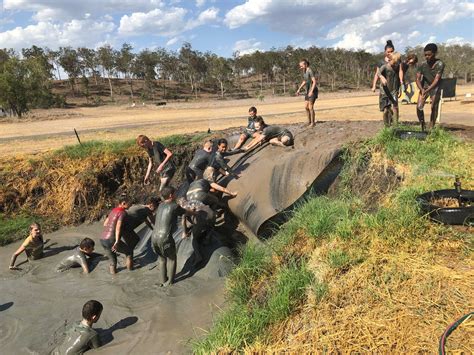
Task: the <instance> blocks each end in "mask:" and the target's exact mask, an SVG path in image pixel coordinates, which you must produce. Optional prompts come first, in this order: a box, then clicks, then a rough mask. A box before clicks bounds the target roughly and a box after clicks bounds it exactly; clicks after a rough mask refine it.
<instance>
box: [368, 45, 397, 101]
mask: <svg viewBox="0 0 474 355" xmlns="http://www.w3.org/2000/svg"><path fill="white" fill-rule="evenodd" d="M393 52H395V46H394V45H393V42H392V41H391V40H388V41H387V44H386V45H385V48H384V57H383V60H381V61H380V63H378V64H377V69H375V75H374V79H373V80H372V91H373V92H375V90H376V88H377V82H378V80H379V75H380V71H379V70H380V67H381V66H382V65H384V64H386V63H388V61H389V60H390V55H391V54H392V53H393ZM400 80H402V82H403V76H402V77H401V78H400Z"/></svg>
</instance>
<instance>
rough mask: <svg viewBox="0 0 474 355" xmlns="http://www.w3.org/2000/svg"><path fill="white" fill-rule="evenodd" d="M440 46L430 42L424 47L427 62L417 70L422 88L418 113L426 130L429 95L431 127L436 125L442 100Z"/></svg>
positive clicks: (417, 78)
mask: <svg viewBox="0 0 474 355" xmlns="http://www.w3.org/2000/svg"><path fill="white" fill-rule="evenodd" d="M437 53H438V46H437V45H436V44H434V43H428V44H427V45H426V46H425V48H424V54H425V59H426V62H425V63H423V64H421V65H420V66H419V67H418V70H417V72H416V86H418V89H420V96H418V104H417V105H416V114H417V116H418V120H419V121H420V123H421V129H422V130H423V131H424V130H425V113H424V111H423V108H424V106H425V103H426V100H427V99H428V97H430V99H431V116H430V127H429V128H430V129H431V128H433V127H434V126H435V123H436V117H437V116H438V108H439V101H440V100H441V89H440V86H441V85H440V84H441V77H442V76H443V71H444V63H443V62H442V61H441V60H440V59H438V58H436V54H437Z"/></svg>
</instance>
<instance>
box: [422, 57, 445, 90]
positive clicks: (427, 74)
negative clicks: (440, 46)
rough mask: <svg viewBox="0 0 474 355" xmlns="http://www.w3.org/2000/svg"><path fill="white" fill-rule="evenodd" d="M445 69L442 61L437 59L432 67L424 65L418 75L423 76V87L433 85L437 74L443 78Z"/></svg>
mask: <svg viewBox="0 0 474 355" xmlns="http://www.w3.org/2000/svg"><path fill="white" fill-rule="evenodd" d="M444 67H445V65H444V63H443V62H442V61H441V60H440V59H436V62H435V63H434V64H433V66H430V65H429V64H428V63H427V62H424V63H422V64H421V65H420V66H419V67H418V70H417V73H420V74H421V75H423V78H422V81H421V85H422V86H423V87H424V88H426V87H428V86H430V85H431V84H432V83H433V81H434V79H435V77H436V75H437V74H439V75H440V76H443V72H444Z"/></svg>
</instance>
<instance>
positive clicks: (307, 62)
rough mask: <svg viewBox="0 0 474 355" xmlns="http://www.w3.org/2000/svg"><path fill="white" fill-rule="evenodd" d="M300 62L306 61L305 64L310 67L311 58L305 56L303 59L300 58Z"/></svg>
mask: <svg viewBox="0 0 474 355" xmlns="http://www.w3.org/2000/svg"><path fill="white" fill-rule="evenodd" d="M300 63H304V64H306V66H308V67H309V60H308V59H306V58H304V59H301V60H300Z"/></svg>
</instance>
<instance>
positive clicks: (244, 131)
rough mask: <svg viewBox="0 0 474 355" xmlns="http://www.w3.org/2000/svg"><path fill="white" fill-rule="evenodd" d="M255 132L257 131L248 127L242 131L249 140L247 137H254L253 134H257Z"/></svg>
mask: <svg viewBox="0 0 474 355" xmlns="http://www.w3.org/2000/svg"><path fill="white" fill-rule="evenodd" d="M255 132H256V131H250V130H248V129H247V128H246V129H244V130H243V131H242V132H241V134H242V135H244V136H245V139H246V140H247V139H249V138H252V137H253V135H254V134H255Z"/></svg>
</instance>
